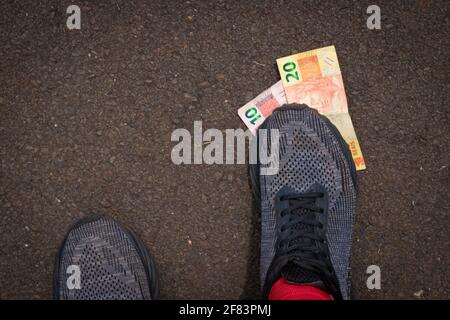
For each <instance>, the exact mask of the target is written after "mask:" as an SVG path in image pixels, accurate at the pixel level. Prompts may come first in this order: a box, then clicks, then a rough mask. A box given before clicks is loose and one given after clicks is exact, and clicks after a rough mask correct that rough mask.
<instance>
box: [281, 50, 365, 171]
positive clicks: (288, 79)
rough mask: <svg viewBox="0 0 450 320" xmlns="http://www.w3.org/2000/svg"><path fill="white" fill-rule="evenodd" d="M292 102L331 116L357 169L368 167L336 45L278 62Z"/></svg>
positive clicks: (287, 94)
mask: <svg viewBox="0 0 450 320" xmlns="http://www.w3.org/2000/svg"><path fill="white" fill-rule="evenodd" d="M277 65H278V70H279V72H280V76H281V81H282V82H283V87H284V91H285V94H286V99H287V102H288V103H305V104H307V105H308V106H310V107H311V108H314V109H316V110H317V111H319V112H320V113H321V114H323V115H325V116H327V117H328V118H329V119H330V121H331V122H332V123H333V124H334V125H335V126H336V127H337V128H338V130H339V132H340V133H341V134H342V136H343V137H344V139H345V141H346V142H347V143H348V145H349V146H350V150H351V152H352V156H353V160H354V162H355V165H356V169H357V170H364V169H365V168H366V165H365V163H364V158H363V155H362V152H361V147H360V145H359V142H358V139H357V138H356V133H355V129H354V128H353V124H352V120H351V118H350V115H349V113H348V107H347V98H346V96H345V89H344V82H343V80H342V74H341V69H340V68H339V62H338V59H337V55H336V50H335V48H334V46H329V47H325V48H320V49H316V50H311V51H307V52H302V53H297V54H294V55H292V56H288V57H284V58H279V59H277Z"/></svg>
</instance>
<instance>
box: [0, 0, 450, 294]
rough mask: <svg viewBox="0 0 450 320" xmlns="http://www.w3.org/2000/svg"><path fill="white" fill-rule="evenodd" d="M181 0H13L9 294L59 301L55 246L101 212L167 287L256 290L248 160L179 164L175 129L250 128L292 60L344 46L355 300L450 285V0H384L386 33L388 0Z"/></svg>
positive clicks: (1, 15) (2, 279) (0, 63)
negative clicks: (247, 123) (135, 242)
mask: <svg viewBox="0 0 450 320" xmlns="http://www.w3.org/2000/svg"><path fill="white" fill-rule="evenodd" d="M72 3H74V4H78V5H79V6H80V7H81V11H82V29H81V30H80V31H69V30H68V29H67V28H66V26H65V20H66V16H67V15H66V13H65V11H66V8H67V6H68V5H69V4H72ZM167 3H169V2H168V1H137V0H134V1H130V0H127V1H124V0H114V1H113V0H111V1H95V2H94V1H66V0H64V1H56V0H55V1H2V3H1V4H0V27H1V34H0V43H1V47H0V108H1V109H0V110H1V116H0V159H1V169H0V241H1V247H0V298H2V299H9V298H26V299H30V298H50V297H51V280H52V271H53V262H54V255H55V253H56V251H57V248H58V247H59V245H60V242H61V241H62V239H63V237H64V235H65V232H66V230H67V228H68V227H69V226H70V225H71V224H72V223H74V222H75V221H76V220H78V219H79V218H81V217H83V216H85V215H88V214H90V213H93V212H95V213H102V214H107V215H111V216H113V217H114V218H116V219H117V220H119V221H121V222H122V223H124V224H126V225H128V226H130V227H131V228H133V229H134V230H136V232H137V233H138V234H140V235H141V237H142V238H143V239H144V241H145V243H146V244H147V246H148V248H149V249H150V250H151V252H152V253H153V255H154V256H155V258H156V260H157V264H158V266H159V269H160V274H161V287H162V297H163V298H183V299H184V298H187V299H189V298H214V299H216V298H231V299H234V298H256V297H258V292H259V288H258V284H257V279H258V270H259V265H258V250H259V238H258V236H259V231H258V229H259V220H258V211H257V210H256V209H255V205H254V203H253V198H252V194H251V190H250V187H249V183H248V174H247V167H246V166H245V165H233V166H225V165H222V166H219V165H215V166H206V165H195V166H194V165H191V166H176V165H174V164H172V162H171V160H170V152H171V149H172V147H173V145H174V143H172V142H171V141H170V135H171V133H172V131H173V130H174V129H175V128H180V127H184V128H187V129H189V130H192V127H193V122H194V120H203V121H204V123H203V125H204V128H218V129H221V130H223V129H226V128H238V127H243V124H242V123H241V121H240V119H239V118H238V116H237V113H236V111H237V109H238V108H239V107H240V106H241V105H243V104H244V103H245V102H246V101H247V100H248V99H250V98H252V97H253V96H255V95H257V94H258V93H259V92H261V91H262V90H264V89H265V88H267V87H269V86H270V85H272V84H273V83H275V82H276V81H277V80H278V74H277V70H276V67H275V60H276V58H278V57H281V56H286V55H289V54H292V53H296V52H300V51H306V50H309V49H314V48H318V47H323V46H326V45H331V44H334V45H335V46H336V50H337V53H338V56H339V60H340V65H341V69H342V72H343V76H344V82H345V85H346V92H347V97H348V100H349V108H350V113H351V116H352V119H353V122H354V125H355V128H356V132H357V135H358V138H359V141H360V143H361V146H362V149H363V152H364V155H365V159H366V164H367V167H368V169H367V170H366V171H364V172H361V173H358V180H359V198H358V212H357V222H356V225H355V241H354V255H353V292H354V297H355V298H366V299H372V298H376V299H378V298H449V297H450V277H449V275H448V269H449V264H450V261H449V260H450V259H449V252H450V251H449V249H450V233H449V222H450V215H449V197H448V194H449V189H448V186H449V179H448V159H449V158H448V155H449V140H448V137H449V130H448V128H449V122H448V113H449V112H450V110H449V109H450V108H449V103H448V98H449V89H450V86H449V76H448V75H449V70H450V63H449V55H448V52H449V49H450V45H449V44H450V43H449V35H448V30H449V26H450V23H449V3H448V1H376V4H378V5H379V6H380V7H381V14H382V30H375V31H371V30H368V29H367V27H366V19H367V17H368V15H367V14H366V8H367V6H368V5H370V4H374V3H373V1H350V2H348V1H347V2H343V1H320V2H319V1H283V0H280V1H270V2H269V1H267V2H263V1H239V2H235V3H234V4H232V2H231V1H227V2H225V1H171V2H170V5H168V4H167ZM372 264H375V265H379V266H380V267H381V272H382V288H381V290H378V291H377V290H375V291H369V290H368V289H367V287H366V274H365V271H366V268H367V266H369V265H372Z"/></svg>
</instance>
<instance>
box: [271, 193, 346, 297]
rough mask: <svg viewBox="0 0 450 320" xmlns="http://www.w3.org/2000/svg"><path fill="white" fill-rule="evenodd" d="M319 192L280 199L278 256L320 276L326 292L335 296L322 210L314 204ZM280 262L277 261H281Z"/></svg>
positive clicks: (284, 261)
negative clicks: (321, 218)
mask: <svg viewBox="0 0 450 320" xmlns="http://www.w3.org/2000/svg"><path fill="white" fill-rule="evenodd" d="M322 197H324V194H323V193H321V192H308V193H290V194H285V195H282V196H280V197H279V201H280V202H287V203H284V204H283V205H282V206H281V208H282V209H281V210H280V212H278V214H280V215H281V220H280V221H282V224H281V226H280V229H279V230H280V235H279V240H278V250H277V256H278V257H279V259H280V260H281V261H282V263H283V264H285V263H294V264H295V265H297V266H298V267H300V268H302V269H303V270H308V271H310V272H312V273H314V274H316V275H318V276H319V278H320V279H321V281H322V282H323V283H324V285H325V286H326V287H328V289H329V290H332V291H333V292H334V293H335V294H337V291H338V290H337V287H336V281H335V280H334V279H335V274H334V269H333V267H332V265H331V260H330V257H329V251H328V247H327V244H326V236H325V226H324V225H323V223H322V222H321V221H320V219H319V215H321V214H323V208H321V207H319V206H317V205H316V202H317V199H318V198H322ZM281 261H280V262H281Z"/></svg>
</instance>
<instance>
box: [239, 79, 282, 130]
mask: <svg viewBox="0 0 450 320" xmlns="http://www.w3.org/2000/svg"><path fill="white" fill-rule="evenodd" d="M285 103H287V101H286V96H285V94H284V87H283V83H282V81H278V82H277V83H275V84H274V85H273V86H271V87H270V88H269V89H267V90H265V91H263V92H261V93H260V94H259V95H258V96H257V97H256V98H254V99H253V100H251V101H249V102H248V103H246V104H245V105H244V106H243V107H241V108H240V109H239V110H238V114H239V117H240V118H241V119H242V121H244V123H245V125H246V126H247V127H248V128H249V130H250V131H251V132H252V133H253V134H255V132H256V129H258V127H259V126H260V125H261V123H263V122H264V120H265V119H266V118H267V117H268V116H270V115H271V114H272V112H273V110H275V109H276V108H278V107H279V106H281V105H283V104H285Z"/></svg>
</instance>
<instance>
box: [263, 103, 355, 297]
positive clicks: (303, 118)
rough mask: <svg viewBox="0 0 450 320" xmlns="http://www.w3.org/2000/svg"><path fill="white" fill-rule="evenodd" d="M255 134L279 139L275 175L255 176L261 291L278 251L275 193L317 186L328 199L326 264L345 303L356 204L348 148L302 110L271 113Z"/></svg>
mask: <svg viewBox="0 0 450 320" xmlns="http://www.w3.org/2000/svg"><path fill="white" fill-rule="evenodd" d="M260 129H267V130H269V131H270V130H272V129H277V130H279V135H280V145H279V154H280V157H279V170H278V173H277V174H274V175H260V176H259V190H258V191H259V193H260V197H261V215H262V217H261V223H262V230H261V269H260V276H261V284H262V286H263V287H264V286H265V285H267V284H265V281H266V277H267V274H268V272H269V267H270V265H271V263H272V261H273V259H274V257H275V255H276V250H277V249H276V242H277V227H276V221H277V217H276V210H275V198H276V196H277V193H278V192H279V191H280V189H282V188H283V187H285V188H286V187H288V188H289V189H290V190H293V191H294V192H298V193H303V192H306V191H308V190H309V189H310V188H311V186H313V185H317V184H318V185H321V186H323V187H324V188H325V189H326V192H327V195H328V217H327V229H326V239H327V243H328V250H329V254H330V259H331V263H332V266H333V268H334V271H335V274H336V277H337V280H338V285H339V288H340V292H341V295H342V297H343V298H344V299H348V298H349V296H350V254H351V243H352V226H353V221H354V213H355V201H356V185H355V168H354V164H353V162H352V160H351V157H350V154H349V151H348V146H347V145H346V144H345V142H343V139H342V137H341V136H340V134H339V133H338V132H337V130H336V128H335V127H334V126H333V125H332V124H331V123H330V122H329V121H328V120H327V119H326V118H325V117H323V116H321V115H319V114H318V112H317V111H316V110H314V109H311V108H309V107H307V106H305V105H286V106H284V107H281V108H279V109H277V110H275V112H274V113H273V114H272V115H271V116H270V117H269V118H268V119H266V121H265V122H264V123H263V125H262V126H261V127H260ZM267 136H270V134H267ZM269 145H270V144H269ZM257 175H258V174H257ZM256 183H258V179H256ZM257 193H258V192H257Z"/></svg>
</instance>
